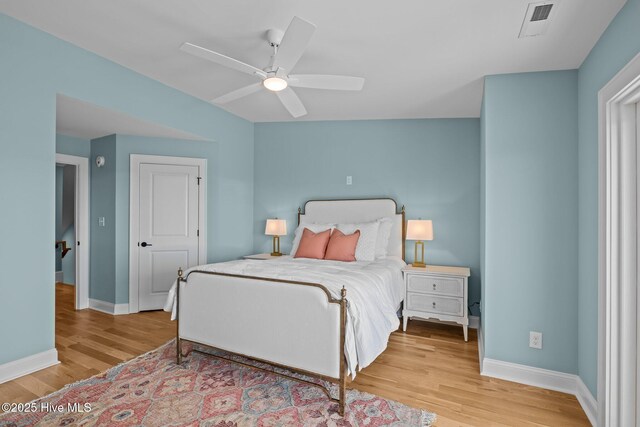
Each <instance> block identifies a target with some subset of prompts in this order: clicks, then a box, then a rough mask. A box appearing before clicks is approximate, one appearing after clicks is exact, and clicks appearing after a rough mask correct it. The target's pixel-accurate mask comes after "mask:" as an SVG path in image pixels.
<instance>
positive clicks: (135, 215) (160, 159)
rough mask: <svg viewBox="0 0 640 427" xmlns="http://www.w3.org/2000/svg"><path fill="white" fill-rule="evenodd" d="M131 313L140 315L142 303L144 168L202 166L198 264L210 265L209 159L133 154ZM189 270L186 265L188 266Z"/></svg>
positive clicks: (130, 215) (130, 265) (130, 220)
mask: <svg viewBox="0 0 640 427" xmlns="http://www.w3.org/2000/svg"><path fill="white" fill-rule="evenodd" d="M129 159H130V161H129V306H128V312H129V313H137V312H139V311H140V310H139V304H138V291H139V284H138V274H139V261H140V260H139V258H138V256H139V253H138V250H139V248H138V238H139V236H140V230H139V227H140V224H139V218H140V197H139V196H140V194H139V193H140V186H139V182H140V165H141V164H142V163H155V164H164V165H188V166H198V167H199V172H200V175H201V177H202V179H201V180H200V187H199V193H198V197H199V205H198V222H199V223H198V229H199V230H200V234H199V239H198V265H202V264H206V263H207V181H208V172H207V159H202V158H194V157H173V156H153V155H146V154H131V155H130V156H129ZM185 267H186V266H185Z"/></svg>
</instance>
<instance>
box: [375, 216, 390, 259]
mask: <svg viewBox="0 0 640 427" xmlns="http://www.w3.org/2000/svg"><path fill="white" fill-rule="evenodd" d="M378 222H379V223H380V227H379V228H378V241H377V242H376V258H382V257H386V256H387V252H388V248H389V238H390V237H391V228H393V220H392V219H391V218H389V217H384V218H380V219H379V220H378Z"/></svg>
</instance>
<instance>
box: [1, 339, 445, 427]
mask: <svg viewBox="0 0 640 427" xmlns="http://www.w3.org/2000/svg"><path fill="white" fill-rule="evenodd" d="M200 350H203V349H200ZM243 361H244V362H247V361H246V360H243ZM307 379H308V378H307ZM333 391H335V390H333ZM332 394H333V393H332ZM17 409H22V411H20V412H14V413H11V412H10V413H5V414H3V415H0V426H3V427H5V426H20V427H22V426H31V425H39V426H69V425H77V426H90V425H98V426H123V427H124V426H185V427H186V426H189V427H192V426H207V427H209V426H210V427H245V426H247V427H253V426H258V427H276V426H298V425H300V426H368V427H378V426H398V427H399V426H430V425H431V423H432V422H433V421H434V420H435V414H433V413H430V412H427V411H422V410H419V409H413V408H410V407H408V406H405V405H403V404H401V403H398V402H395V401H393V400H388V399H383V398H382V397H379V396H375V395H372V394H369V393H363V392H360V391H357V390H348V392H347V409H346V414H345V416H344V417H341V416H340V415H338V405H337V404H336V403H334V402H332V401H330V400H329V399H328V398H327V396H326V394H324V393H323V392H322V390H321V389H319V388H318V387H315V386H312V385H308V384H305V383H302V382H297V381H295V380H290V379H285V378H283V377H282V376H280V375H276V374H273V373H267V372H264V371H261V370H258V369H253V368H248V367H245V366H241V365H238V364H236V363H232V362H228V361H225V360H220V359H218V358H215V357H211V356H208V355H205V354H202V353H198V352H192V353H190V355H189V356H188V357H186V358H185V359H184V361H183V365H182V366H177V365H176V364H175V346H174V345H173V342H170V343H167V344H165V345H164V346H162V347H160V348H158V349H157V350H154V351H151V352H149V353H147V354H144V355H142V356H140V357H138V358H136V359H133V360H131V361H129V362H125V363H123V364H120V365H118V366H116V367H113V368H111V369H109V370H108V371H106V372H104V373H102V374H100V375H97V376H95V377H93V378H90V379H87V380H84V381H80V382H78V383H75V384H70V385H68V386H66V387H65V388H63V389H62V390H60V391H58V392H55V393H53V394H50V395H48V396H45V397H43V398H42V399H39V400H36V401H33V402H31V403H29V404H25V405H23V406H22V407H21V408H17Z"/></svg>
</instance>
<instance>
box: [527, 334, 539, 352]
mask: <svg viewBox="0 0 640 427" xmlns="http://www.w3.org/2000/svg"><path fill="white" fill-rule="evenodd" d="M529 347H531V348H536V349H538V350H542V332H536V331H529Z"/></svg>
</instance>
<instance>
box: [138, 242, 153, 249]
mask: <svg viewBox="0 0 640 427" xmlns="http://www.w3.org/2000/svg"><path fill="white" fill-rule="evenodd" d="M140 246H142V247H143V248H146V247H147V246H153V245H152V244H151V243H147V242H142V243H140Z"/></svg>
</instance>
